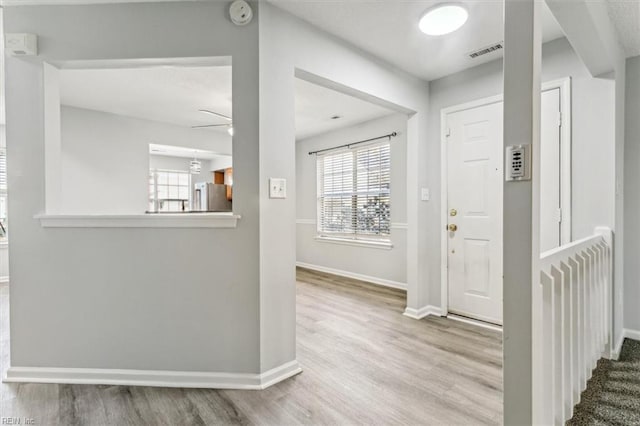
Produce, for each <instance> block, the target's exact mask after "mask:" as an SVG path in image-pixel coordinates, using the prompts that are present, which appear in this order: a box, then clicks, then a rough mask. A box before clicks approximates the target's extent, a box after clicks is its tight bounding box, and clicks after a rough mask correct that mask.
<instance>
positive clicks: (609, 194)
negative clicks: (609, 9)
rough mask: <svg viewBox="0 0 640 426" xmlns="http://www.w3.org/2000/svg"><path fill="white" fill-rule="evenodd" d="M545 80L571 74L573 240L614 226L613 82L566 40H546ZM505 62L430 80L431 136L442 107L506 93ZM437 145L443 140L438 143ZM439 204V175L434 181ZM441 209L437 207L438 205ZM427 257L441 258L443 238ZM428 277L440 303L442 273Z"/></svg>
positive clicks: (436, 130)
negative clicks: (583, 59) (584, 61)
mask: <svg viewBox="0 0 640 426" xmlns="http://www.w3.org/2000/svg"><path fill="white" fill-rule="evenodd" d="M542 55H543V60H542V82H543V83H544V82H547V81H552V80H556V79H560V78H564V77H571V85H572V87H571V93H572V112H571V113H572V123H571V125H572V132H573V133H572V141H571V143H572V176H571V177H572V192H573V194H572V203H571V204H572V238H573V239H574V240H575V239H580V238H583V237H586V236H588V235H592V234H593V230H594V228H595V227H596V226H609V227H611V228H613V227H614V203H615V200H614V197H615V195H614V193H613V191H612V188H613V187H614V181H615V177H614V154H615V152H614V144H613V141H614V133H615V128H614V126H615V121H614V119H615V117H614V113H615V109H614V102H615V99H614V96H615V84H614V81H613V80H608V79H596V78H592V77H591V75H590V74H589V72H588V70H587V69H586V68H585V67H584V65H583V64H582V62H581V61H580V58H578V56H577V55H576V54H575V52H574V51H573V49H572V48H571V45H570V44H569V43H568V41H567V40H566V39H564V38H563V39H558V40H555V41H552V42H550V43H547V44H545V45H544V46H543V50H542ZM502 75H503V74H502V61H501V60H498V61H493V62H490V63H487V64H484V65H480V66H478V67H475V68H472V69H469V70H466V71H462V72H460V73H457V74H453V75H451V76H447V77H444V78H441V79H439V80H435V81H432V82H430V83H429V94H430V112H429V114H430V120H429V124H430V126H429V140H430V141H432V142H437V141H439V140H440V111H441V109H442V108H446V107H449V106H454V105H458V104H462V103H465V102H469V101H473V100H476V99H481V98H484V97H488V96H494V95H498V94H501V93H502V90H503V86H502V83H503V81H502V80H503V78H502ZM434 145H436V146H437V147H438V157H439V155H440V154H439V152H440V150H439V146H440V144H439V143H438V144H434ZM432 187H433V188H434V190H432V194H434V195H435V196H436V197H435V198H436V199H435V200H434V204H435V203H437V204H438V205H439V204H440V199H439V187H440V175H439V167H438V177H437V179H436V180H434V183H433V184H432ZM438 208H439V207H438ZM429 256H430V257H435V258H437V259H438V261H439V259H440V242H439V239H436V241H435V243H434V244H431V245H430V250H429ZM434 272H435V273H434V274H432V275H431V276H430V277H431V279H430V282H431V283H432V287H431V289H430V294H431V295H433V296H432V297H430V300H431V303H433V304H439V301H440V299H439V295H440V271H439V270H437V271H434Z"/></svg>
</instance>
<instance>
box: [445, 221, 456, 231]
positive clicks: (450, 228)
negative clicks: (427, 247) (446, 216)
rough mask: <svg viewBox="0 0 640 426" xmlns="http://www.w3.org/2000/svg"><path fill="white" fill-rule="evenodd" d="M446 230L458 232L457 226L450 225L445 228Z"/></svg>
mask: <svg viewBox="0 0 640 426" xmlns="http://www.w3.org/2000/svg"><path fill="white" fill-rule="evenodd" d="M447 229H448V230H449V231H451V232H456V231H457V230H458V225H456V224H453V223H452V224H451V225H449V226H447Z"/></svg>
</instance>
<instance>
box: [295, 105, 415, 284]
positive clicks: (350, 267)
mask: <svg viewBox="0 0 640 426" xmlns="http://www.w3.org/2000/svg"><path fill="white" fill-rule="evenodd" d="M406 128H407V117H406V116H404V115H401V114H394V115H391V116H388V117H383V118H379V119H375V120H372V121H368V122H365V123H361V124H358V125H356V126H352V127H348V128H346V129H340V130H336V131H333V132H328V133H324V134H322V135H318V136H315V137H312V138H308V139H304V140H302V141H299V142H297V143H296V197H297V200H296V209H297V216H298V219H302V220H304V221H305V223H298V224H297V232H296V242H297V244H296V259H297V260H298V261H299V262H304V263H307V264H311V265H316V266H324V267H327V268H332V269H337V270H341V271H346V272H351V273H357V274H361V275H366V276H370V277H374V278H379V279H382V280H389V281H394V282H397V283H402V284H404V285H405V286H406V281H407V268H406V264H407V229H406V221H407V168H406V165H407V137H406V136H407V130H406ZM391 132H398V136H397V137H395V138H393V139H392V140H391V222H392V230H391V242H392V244H393V248H392V249H391V250H385V249H378V248H369V247H354V246H347V245H338V244H332V243H327V242H319V241H317V240H315V237H316V235H317V230H316V224H315V221H316V213H317V212H316V210H317V204H318V203H317V198H316V196H317V195H316V194H317V188H316V187H317V177H316V156H314V155H309V151H314V150H319V149H325V148H332V147H335V146H338V145H342V144H345V143H348V142H354V141H359V140H364V139H369V138H374V137H377V136H380V135H386V134H389V133H391ZM309 220H312V221H314V222H313V223H309ZM398 224H400V225H401V226H397V225H398Z"/></svg>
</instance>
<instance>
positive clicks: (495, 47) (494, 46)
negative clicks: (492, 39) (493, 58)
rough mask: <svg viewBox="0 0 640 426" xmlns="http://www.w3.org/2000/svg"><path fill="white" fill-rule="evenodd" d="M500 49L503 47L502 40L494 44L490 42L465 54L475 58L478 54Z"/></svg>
mask: <svg viewBox="0 0 640 426" xmlns="http://www.w3.org/2000/svg"><path fill="white" fill-rule="evenodd" d="M501 49H504V42H503V41H501V42H499V43H496V44H492V45H491V46H486V47H483V48H481V49H478V50H474V51H473V52H470V53H468V54H467V55H468V56H469V57H470V58H471V59H475V58H477V57H479V56H482V55H486V54H487V53H491V52H495V51H497V50H501Z"/></svg>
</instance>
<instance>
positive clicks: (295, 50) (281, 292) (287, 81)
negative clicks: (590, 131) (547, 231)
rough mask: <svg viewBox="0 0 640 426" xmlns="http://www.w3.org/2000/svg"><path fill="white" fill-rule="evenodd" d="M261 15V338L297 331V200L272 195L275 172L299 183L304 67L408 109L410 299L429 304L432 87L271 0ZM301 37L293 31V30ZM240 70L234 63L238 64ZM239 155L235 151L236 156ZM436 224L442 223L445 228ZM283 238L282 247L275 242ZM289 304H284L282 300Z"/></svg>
mask: <svg viewBox="0 0 640 426" xmlns="http://www.w3.org/2000/svg"><path fill="white" fill-rule="evenodd" d="M260 12H261V15H260V82H261V91H260V106H261V108H260V109H261V114H260V140H261V146H266V147H269V148H268V149H261V150H260V176H261V179H262V182H263V184H262V185H261V187H260V190H261V191H260V200H261V203H260V206H261V215H260V221H261V224H262V226H261V227H260V231H261V247H260V249H261V255H262V260H263V263H262V269H261V281H260V283H261V298H260V303H261V310H260V312H261V317H262V318H263V321H262V323H261V324H262V329H261V332H262V334H261V338H262V339H263V341H265V342H270V343H271V344H273V345H274V346H278V345H281V346H283V347H284V348H286V350H288V351H291V352H293V351H295V347H292V346H290V341H291V339H288V340H287V341H283V339H285V338H286V336H287V335H295V292H294V287H295V269H294V267H295V255H296V253H295V247H296V236H295V235H296V224H295V220H296V215H295V199H294V198H292V197H290V198H288V199H286V200H268V186H267V185H266V182H267V180H268V178H269V177H284V178H286V179H287V181H288V188H287V190H288V192H289V193H290V194H295V193H296V188H295V173H296V172H295V163H296V158H295V151H296V149H295V122H294V117H295V113H294V111H295V108H294V106H295V102H294V80H293V78H294V75H295V74H296V73H301V72H302V73H305V76H306V77H307V78H314V79H315V80H314V82H316V83H318V82H320V81H321V82H322V83H324V84H326V85H329V86H330V87H333V88H341V89H344V90H349V91H350V93H358V94H359V95H362V96H367V97H368V98H369V99H371V100H373V101H376V102H378V103H384V104H385V105H386V106H390V105H394V107H395V108H396V109H395V110H396V111H401V112H405V113H406V114H410V118H409V121H408V130H407V188H408V197H407V223H408V226H409V230H408V233H407V235H408V236H409V238H408V243H407V253H408V254H407V257H408V259H409V261H408V262H407V263H408V265H407V282H408V300H407V304H408V305H409V306H411V307H413V308H420V307H422V306H424V305H425V304H426V298H427V282H426V276H427V273H426V270H427V268H428V267H429V266H428V265H427V264H428V263H429V264H430V260H429V259H427V257H426V253H425V250H424V245H425V242H426V241H427V228H428V227H429V226H431V225H430V224H432V223H433V222H432V221H429V214H430V213H429V212H428V208H429V206H428V205H427V204H419V201H418V196H419V190H418V187H420V186H426V182H427V173H428V168H426V167H424V162H425V159H426V158H427V143H426V138H425V136H426V126H427V114H426V112H427V109H428V88H427V87H426V84H425V83H424V82H423V81H421V80H419V79H417V78H415V77H413V76H410V75H409V74H407V73H405V72H403V71H400V70H398V69H395V68H392V67H391V66H389V65H386V64H384V63H382V62H381V61H380V60H378V59H375V58H372V57H369V56H368V55H366V54H364V53H363V52H361V51H359V50H357V49H355V48H353V47H351V46H348V45H346V44H345V43H344V42H342V41H340V40H338V39H336V38H334V37H332V36H328V35H327V34H326V33H323V32H321V31H320V30H317V29H315V28H312V27H310V26H309V25H308V24H306V23H304V22H303V21H301V20H299V19H297V18H294V17H293V16H291V15H289V14H287V13H285V12H282V11H281V10H279V9H277V8H275V7H273V6H271V5H270V4H269V3H268V2H265V3H261V10H260ZM292 35H295V36H292ZM234 68H235V63H234ZM235 159H236V157H235V156H234V161H235ZM434 226H435V229H439V226H436V225H434ZM276 240H277V241H279V242H280V243H279V244H278V246H277V249H275V248H274V246H273V245H271V244H269V241H276ZM283 305H285V306H283ZM262 349H263V356H262V359H263V366H262V367H263V369H265V368H268V367H270V366H273V365H278V364H279V363H280V362H281V357H282V356H283V354H284V353H285V352H281V353H279V354H278V353H272V350H271V348H270V347H269V346H267V345H264V346H263V347H262Z"/></svg>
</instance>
